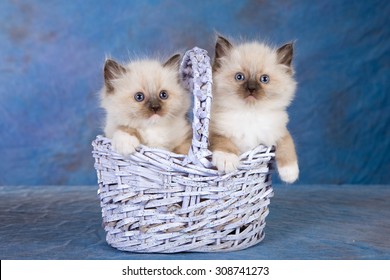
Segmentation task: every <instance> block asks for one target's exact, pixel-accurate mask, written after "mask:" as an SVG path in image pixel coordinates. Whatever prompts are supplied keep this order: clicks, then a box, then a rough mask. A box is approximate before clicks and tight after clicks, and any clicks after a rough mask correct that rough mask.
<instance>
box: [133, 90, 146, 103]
mask: <svg viewBox="0 0 390 280" xmlns="http://www.w3.org/2000/svg"><path fill="white" fill-rule="evenodd" d="M134 99H135V101H137V102H142V101H144V99H145V95H144V94H143V93H142V92H137V93H136V94H134Z"/></svg>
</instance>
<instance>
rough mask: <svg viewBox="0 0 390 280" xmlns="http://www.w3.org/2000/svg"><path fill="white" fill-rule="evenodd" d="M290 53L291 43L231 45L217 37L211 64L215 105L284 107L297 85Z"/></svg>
mask: <svg viewBox="0 0 390 280" xmlns="http://www.w3.org/2000/svg"><path fill="white" fill-rule="evenodd" d="M292 55H293V46H292V44H286V45H284V46H282V47H281V48H279V49H277V50H275V49H272V48H270V47H268V46H266V45H264V44H261V43H258V42H250V43H243V44H239V45H237V46H233V45H232V44H231V43H230V42H229V41H228V40H227V39H225V38H223V37H219V38H218V40H217V44H216V51H215V60H214V64H213V77H214V87H215V89H214V94H215V97H216V99H217V100H218V104H219V105H222V106H223V105H224V104H225V105H228V104H236V105H238V104H241V105H244V106H251V107H253V106H255V107H263V108H264V107H265V106H269V107H270V108H272V107H273V108H281V109H283V108H286V107H287V106H288V105H289V104H290V102H291V100H292V99H293V96H294V92H295V88H296V82H295V81H294V79H293V77H292V74H293V69H292V67H291V61H292ZM230 106H231V105H230Z"/></svg>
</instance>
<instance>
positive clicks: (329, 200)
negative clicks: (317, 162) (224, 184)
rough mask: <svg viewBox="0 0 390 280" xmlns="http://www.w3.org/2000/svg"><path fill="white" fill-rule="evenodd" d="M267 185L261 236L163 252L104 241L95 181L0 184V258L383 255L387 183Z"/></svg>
mask: <svg viewBox="0 0 390 280" xmlns="http://www.w3.org/2000/svg"><path fill="white" fill-rule="evenodd" d="M274 189H275V197H274V198H273V199H272V200H271V206H270V214H269V216H268V217H267V220H266V221H267V226H266V237H265V239H264V241H263V242H261V243H260V244H258V245H256V246H254V247H252V248H249V249H247V250H242V251H237V252H230V253H206V254H204V253H202V254H200V253H179V254H173V255H166V254H133V253H127V252H120V251H118V250H116V249H113V248H111V247H110V246H108V245H107V244H106V242H105V234H104V231H103V229H102V228H101V216H100V206H99V200H98V197H97V195H96V187H94V186H80V187H74V186H72V187H71V186H61V187H60V186H48V187H31V186H30V187H15V186H12V187H11V186H10V187H0V259H179V260H186V259H390V238H389V237H390V203H389V201H390V186H389V185H353V186H336V185H311V186H310V185H308V186H298V185H297V186H285V185H277V186H275V188H274Z"/></svg>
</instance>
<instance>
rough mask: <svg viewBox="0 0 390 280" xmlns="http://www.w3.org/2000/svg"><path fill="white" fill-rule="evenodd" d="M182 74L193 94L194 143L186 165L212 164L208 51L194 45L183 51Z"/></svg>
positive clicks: (207, 165)
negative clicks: (209, 147) (209, 145)
mask: <svg viewBox="0 0 390 280" xmlns="http://www.w3.org/2000/svg"><path fill="white" fill-rule="evenodd" d="M180 74H181V78H182V81H183V84H184V87H186V88H187V90H189V91H191V92H192V94H193V96H194V107H193V121H192V130H193V136H192V144H191V148H190V150H189V152H188V155H187V158H186V159H185V160H184V162H183V163H184V164H185V165H186V164H189V163H193V164H195V165H197V166H203V167H205V168H210V167H212V166H213V165H212V163H211V162H210V160H209V159H208V157H209V156H210V155H211V154H212V153H211V152H210V150H209V149H208V144H209V123H210V111H211V100H212V71H211V65H210V58H209V57H208V55H207V51H206V50H203V49H200V48H198V47H195V48H193V49H191V50H189V51H187V52H186V53H185V54H184V57H183V60H182V62H181V65H180Z"/></svg>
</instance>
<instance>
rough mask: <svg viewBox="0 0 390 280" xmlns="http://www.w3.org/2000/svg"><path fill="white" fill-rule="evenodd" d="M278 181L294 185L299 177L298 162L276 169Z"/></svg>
mask: <svg viewBox="0 0 390 280" xmlns="http://www.w3.org/2000/svg"><path fill="white" fill-rule="evenodd" d="M278 172H279V176H280V179H282V181H284V182H286V183H289V184H291V183H294V182H295V181H296V180H297V179H298V176H299V167H298V162H294V163H292V164H289V165H286V166H280V167H278Z"/></svg>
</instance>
